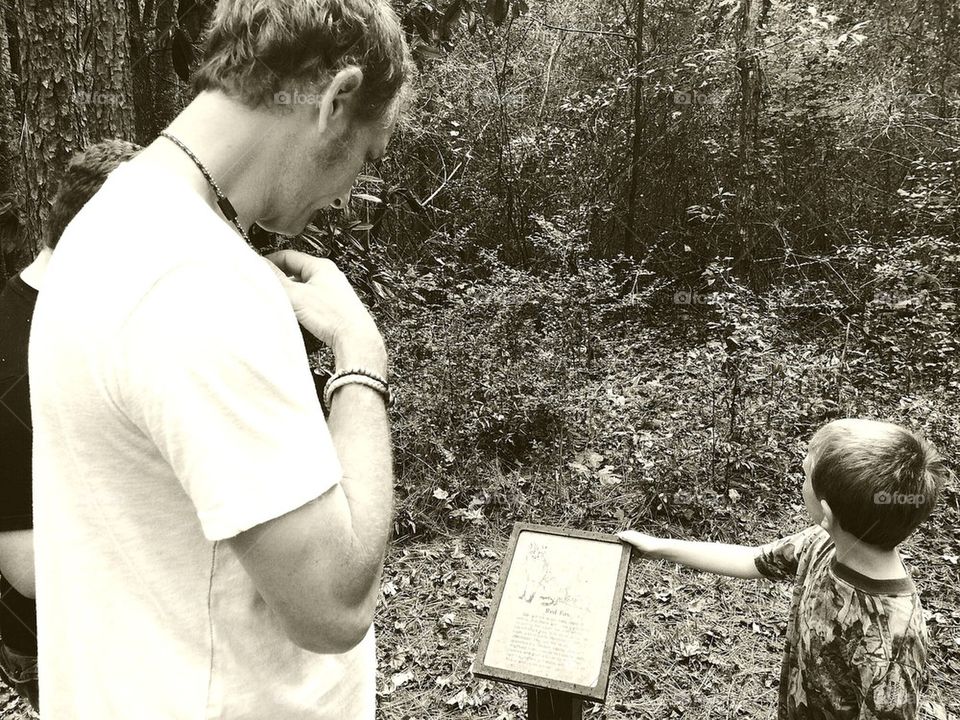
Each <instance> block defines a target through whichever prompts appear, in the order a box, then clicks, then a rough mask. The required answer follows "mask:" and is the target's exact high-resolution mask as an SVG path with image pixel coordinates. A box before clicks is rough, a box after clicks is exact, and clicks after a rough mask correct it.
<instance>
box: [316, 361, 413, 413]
mask: <svg viewBox="0 0 960 720" xmlns="http://www.w3.org/2000/svg"><path fill="white" fill-rule="evenodd" d="M351 384H357V385H363V386H364V387H368V388H370V389H371V390H376V391H377V392H378V393H380V395H382V396H383V399H384V400H385V401H386V403H387V408H392V407H393V405H394V402H395V399H394V396H393V391H392V390H391V389H390V383H388V382H387V380H386V379H385V378H383V377H381V376H380V375H377V374H375V373H372V372H370V371H369V370H364V369H362V368H357V369H350V370H340V371H339V372H337V373H335V374H334V375H332V376H331V377H330V378H329V379H328V380H327V382H326V386H325V387H324V389H323V404H324V405H325V406H326V408H327V410H328V411H329V410H330V407H331V403H332V402H333V394H334V393H335V392H336V391H337V390H339V389H340V388H342V387H344V386H345V385H351Z"/></svg>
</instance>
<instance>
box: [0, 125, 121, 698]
mask: <svg viewBox="0 0 960 720" xmlns="http://www.w3.org/2000/svg"><path fill="white" fill-rule="evenodd" d="M139 150H140V147H139V146H138V145H134V144H133V143H129V142H126V141H124V140H104V141H102V142H99V143H96V144H94V145H91V146H90V147H88V148H87V149H86V150H85V151H83V152H80V153H77V154H76V155H74V157H73V158H72V159H71V160H70V162H69V164H68V165H67V168H66V171H65V173H64V175H63V178H62V179H61V181H60V185H59V187H58V188H57V195H56V197H55V199H54V202H53V206H52V208H51V211H50V217H49V219H48V222H47V225H46V228H45V232H44V243H45V246H44V247H43V249H42V250H41V251H40V253H39V254H38V255H37V257H36V259H35V260H34V261H33V262H32V263H31V264H30V265H29V266H27V267H26V268H25V269H24V270H23V271H22V272H21V273H20V274H18V275H14V276H13V277H11V278H10V279H9V280H8V281H7V283H6V285H5V286H4V288H3V292H2V293H0V678H2V679H3V680H4V682H5V683H6V684H7V685H9V686H10V687H11V688H12V689H14V690H16V691H17V693H19V694H20V696H21V697H23V698H24V699H25V700H27V701H28V702H29V703H30V705H31V706H32V707H33V708H34V709H35V710H36V709H38V707H37V706H38V698H39V690H38V681H37V608H36V603H35V601H34V598H35V597H36V588H35V585H34V569H33V493H32V477H31V475H32V473H31V471H32V462H31V452H32V444H33V443H32V440H33V432H32V430H31V423H30V382H29V378H28V377H27V342H28V340H29V337H30V321H31V318H32V317H33V308H34V305H35V304H36V301H37V292H38V290H39V288H40V286H41V284H42V281H43V276H44V273H45V271H46V267H47V263H48V262H49V260H50V256H51V253H52V252H53V249H54V248H55V247H56V244H57V241H58V240H59V239H60V235H61V234H62V233H63V230H64V228H66V226H67V225H68V224H69V222H70V221H71V220H72V219H73V217H74V216H75V215H76V214H77V212H79V210H80V208H82V207H83V206H84V205H85V204H86V202H87V201H88V200H89V199H90V198H91V197H93V196H94V194H96V192H97V191H98V190H99V189H100V187H101V186H102V185H103V183H104V181H105V180H106V179H107V175H109V174H110V172H112V171H113V170H114V169H115V168H116V167H117V166H118V165H120V164H121V163H123V162H125V161H126V160H128V159H130V158H131V157H133V155H135V154H136V153H137V152H138V151H139Z"/></svg>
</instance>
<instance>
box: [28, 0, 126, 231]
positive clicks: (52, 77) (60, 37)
mask: <svg viewBox="0 0 960 720" xmlns="http://www.w3.org/2000/svg"><path fill="white" fill-rule="evenodd" d="M17 19H18V24H17V27H18V46H19V51H20V66H21V86H22V88H23V89H22V93H23V95H22V109H21V111H22V114H23V115H22V117H23V122H22V125H23V137H24V142H23V147H22V152H21V155H20V157H21V162H22V186H21V187H22V189H21V193H20V195H21V197H20V205H21V208H22V209H21V222H22V223H23V229H24V233H25V239H24V242H25V243H26V245H27V247H29V248H31V249H36V248H38V247H39V246H40V244H41V243H42V239H43V236H42V228H43V226H44V222H45V221H46V218H47V214H48V211H49V204H50V199H51V195H52V193H53V192H54V191H55V189H56V184H57V181H58V179H59V176H60V173H61V172H62V170H63V168H64V166H65V165H66V162H67V160H68V159H69V158H70V156H71V155H72V154H73V153H75V152H76V151H77V150H79V149H81V148H83V147H86V146H87V145H88V144H89V143H90V142H91V141H97V140H100V139H102V138H104V137H124V138H131V137H133V132H134V121H133V94H132V83H131V79H130V77H129V65H130V53H129V47H128V44H127V33H128V25H127V17H126V15H125V14H124V13H123V12H122V11H121V9H120V8H119V7H118V6H116V5H114V4H112V3H110V2H107V0H87V2H84V3H79V4H71V3H64V4H54V3H49V2H42V1H41V0H17Z"/></svg>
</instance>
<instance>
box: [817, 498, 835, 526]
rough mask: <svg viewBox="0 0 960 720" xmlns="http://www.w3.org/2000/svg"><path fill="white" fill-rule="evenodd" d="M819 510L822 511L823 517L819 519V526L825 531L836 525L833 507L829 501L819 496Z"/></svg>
mask: <svg viewBox="0 0 960 720" xmlns="http://www.w3.org/2000/svg"><path fill="white" fill-rule="evenodd" d="M820 510H821V511H822V512H823V517H822V518H821V520H820V527H822V528H823V529H824V530H826V531H827V532H830V531H831V530H833V528H835V527H836V518H834V516H833V508H831V507H830V503H828V502H827V501H826V500H824V499H822V498H821V500H820Z"/></svg>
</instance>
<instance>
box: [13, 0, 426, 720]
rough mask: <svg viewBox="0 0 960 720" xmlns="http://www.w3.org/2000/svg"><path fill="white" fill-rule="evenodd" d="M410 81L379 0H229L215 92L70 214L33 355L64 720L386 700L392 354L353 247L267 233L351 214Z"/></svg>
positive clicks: (42, 593) (365, 707) (43, 624)
mask: <svg viewBox="0 0 960 720" xmlns="http://www.w3.org/2000/svg"><path fill="white" fill-rule="evenodd" d="M409 77H410V61H409V51H408V50H407V47H406V45H405V43H404V40H403V35H402V31H401V29H400V25H399V23H398V21H397V18H396V16H395V14H394V13H393V11H392V10H391V9H390V7H389V5H388V4H387V3H386V2H385V0H305V1H304V2H298V3H291V2H283V1H281V0H275V1H273V2H270V1H266V2H253V1H252V0H233V1H229V2H221V3H220V5H219V6H218V8H217V10H216V12H215V15H214V17H213V20H212V21H211V26H210V28H209V30H208V36H207V50H206V57H205V60H204V62H203V63H202V65H201V67H200V69H199V70H198V72H197V75H196V78H195V88H196V90H197V91H198V95H197V97H196V99H195V100H194V101H193V102H191V103H190V105H189V106H188V107H187V108H186V109H185V110H184V111H183V112H182V113H181V114H180V115H179V116H178V117H177V118H176V119H175V120H174V121H173V123H172V124H171V125H170V127H169V128H168V136H166V137H161V138H158V139H157V140H156V141H155V142H153V143H152V144H151V145H150V146H148V147H147V148H145V149H144V150H143V151H142V152H141V153H140V154H139V155H138V156H137V157H136V158H135V159H133V160H131V161H129V162H127V163H125V164H124V165H122V166H121V167H119V168H118V169H117V170H115V171H114V172H113V173H112V174H111V175H110V176H109V178H108V179H107V181H106V183H105V184H104V186H103V189H102V190H101V191H100V192H99V193H98V194H97V195H96V196H94V197H93V198H92V199H91V200H90V201H89V202H88V203H87V205H86V206H85V207H84V209H83V210H82V211H81V212H80V213H79V214H78V215H77V217H76V218H75V219H74V221H73V222H71V223H70V225H69V226H68V228H67V229H66V231H65V232H64V234H63V236H62V238H61V240H60V243H59V245H58V249H57V253H56V254H55V255H54V256H53V258H52V260H51V262H50V265H49V269H48V273H47V276H46V278H45V284H44V289H43V292H42V293H40V296H39V299H38V302H37V306H36V312H35V315H34V321H33V330H32V334H31V340H30V359H29V368H30V374H31V377H35V378H42V380H43V381H42V382H37V383H36V386H35V387H33V388H31V390H32V393H31V395H32V398H31V402H32V411H33V422H34V505H35V551H36V565H37V596H38V598H39V603H38V627H39V654H40V678H41V682H40V686H41V693H42V694H41V704H42V706H43V708H44V714H45V716H48V717H51V718H70V720H109V719H111V718H116V719H123V720H127V719H129V718H137V720H153V719H157V720H159V719H161V718H163V719H164V720H170V719H174V720H194V719H195V720H206V719H209V718H218V719H220V720H236V719H240V718H249V719H251V720H253V719H256V720H268V719H269V720H284V719H287V718H290V719H293V718H297V719H304V720H312V719H314V718H330V719H334V718H335V719H336V720H341V719H342V720H354V719H364V720H366V719H370V718H373V716H374V672H375V654H374V639H373V631H372V620H373V610H374V606H375V603H376V599H377V594H378V590H379V576H380V570H381V567H382V562H383V554H384V551H385V546H386V543H387V540H388V536H389V533H390V528H391V524H392V506H393V488H392V482H393V478H392V469H391V456H390V436H389V426H388V421H387V417H386V402H385V400H386V397H387V396H388V395H389V392H388V387H387V378H386V364H387V358H386V351H385V349H384V345H383V341H382V339H381V336H380V334H379V332H378V330H377V328H376V325H375V323H374V321H373V320H372V318H371V317H370V315H369V314H368V313H367V311H366V309H365V308H364V307H363V305H362V303H361V302H360V301H359V299H358V298H357V296H356V295H355V293H354V292H353V290H352V289H351V287H350V285H349V283H348V282H347V281H346V279H345V278H344V276H343V275H342V274H341V273H340V272H339V271H338V270H337V269H336V267H335V266H334V265H333V264H332V263H330V262H328V261H324V260H317V259H314V258H310V257H308V256H306V255H303V254H299V253H292V252H288V253H281V254H279V255H276V256H274V257H273V258H272V260H273V261H274V264H273V265H271V263H269V262H267V261H265V260H264V259H262V258H260V257H258V255H257V254H256V252H255V251H254V250H252V249H251V247H249V246H248V244H247V243H246V242H245V237H246V234H247V231H248V230H249V228H250V227H251V226H252V225H253V224H254V223H259V224H260V225H261V226H263V227H265V228H266V229H268V230H271V231H275V232H280V233H284V234H290V235H292V234H296V233H298V232H300V231H301V230H302V229H303V227H304V226H305V225H306V224H307V223H308V221H309V220H310V219H311V217H312V216H313V214H314V213H315V212H316V211H317V210H319V209H321V208H323V207H326V206H330V205H332V206H335V207H343V206H344V205H345V203H346V202H347V201H348V200H349V193H350V187H351V185H352V183H353V182H354V180H355V178H356V175H357V173H358V172H359V170H360V168H361V166H362V164H363V163H364V162H365V161H368V160H372V159H375V158H376V157H378V156H379V155H380V154H381V153H382V152H383V151H384V148H385V146H386V144H387V141H388V139H389V136H390V134H391V132H392V129H393V124H394V122H395V118H396V114H397V112H398V104H399V102H400V96H401V95H402V94H403V88H404V87H405V85H406V83H407V81H408V79H409ZM298 320H299V323H300V325H302V326H303V328H305V329H306V330H307V331H308V332H310V333H311V334H313V335H314V336H316V337H317V338H319V339H320V340H322V341H323V342H325V343H327V344H328V345H329V346H330V347H331V348H332V349H333V351H334V356H335V358H336V365H337V369H338V370H340V371H344V372H343V373H338V377H339V378H340V379H339V380H337V381H336V382H334V383H332V384H328V389H327V396H326V397H327V400H328V402H329V405H330V415H329V420H328V421H325V420H324V415H323V412H322V409H321V406H320V404H319V402H318V399H317V396H316V392H315V388H314V384H313V381H312V379H311V374H310V370H309V368H308V365H307V360H306V356H305V353H304V344H303V339H302V337H301V334H300V328H299V327H298ZM350 371H358V372H350Z"/></svg>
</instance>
